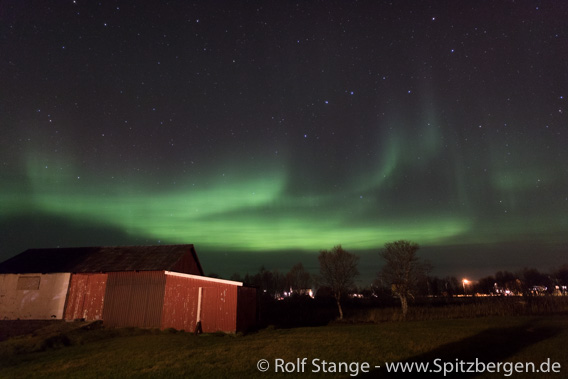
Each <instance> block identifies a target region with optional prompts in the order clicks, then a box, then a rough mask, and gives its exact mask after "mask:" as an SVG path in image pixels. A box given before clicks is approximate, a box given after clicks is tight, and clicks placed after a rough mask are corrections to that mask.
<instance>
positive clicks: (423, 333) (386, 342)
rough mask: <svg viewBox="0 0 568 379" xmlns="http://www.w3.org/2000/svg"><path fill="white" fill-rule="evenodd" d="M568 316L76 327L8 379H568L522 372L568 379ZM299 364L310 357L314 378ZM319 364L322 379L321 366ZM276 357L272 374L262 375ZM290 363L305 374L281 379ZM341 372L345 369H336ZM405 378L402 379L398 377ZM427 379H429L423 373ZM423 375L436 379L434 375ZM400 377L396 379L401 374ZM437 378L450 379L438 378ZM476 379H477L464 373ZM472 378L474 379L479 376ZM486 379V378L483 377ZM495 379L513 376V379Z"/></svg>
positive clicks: (14, 367) (58, 333) (0, 352)
mask: <svg viewBox="0 0 568 379" xmlns="http://www.w3.org/2000/svg"><path fill="white" fill-rule="evenodd" d="M566 341H568V318H567V317H566V316H565V315H564V316H560V315H556V316H543V317H538V318H537V317H492V318H474V319H456V320H429V321H415V322H414V321H411V322H389V323H380V324H352V325H348V324H333V325H329V326H323V327H312V328H295V329H271V328H268V329H264V330H261V331H259V332H256V333H251V334H248V335H225V334H209V335H200V336H194V335H192V334H189V333H183V332H176V331H157V330H141V329H114V330H112V329H104V328H91V329H85V328H82V329H81V328H75V329H71V328H68V329H67V330H63V331H62V330H57V329H52V330H51V331H50V330H49V328H48V329H46V331H44V332H43V333H39V332H37V333H36V334H35V335H29V334H28V335H25V336H18V337H12V338H9V339H7V340H5V341H2V342H0V377H2V378H28V377H41V378H50V377H53V378H101V377H104V378H125V377H148V378H156V377H158V378H160V377H162V378H177V377H184V378H199V377H203V378H216V377H235V378H245V377H247V378H250V377H256V378H270V377H350V376H351V374H354V373H355V371H354V370H355V366H351V367H352V369H353V370H352V371H346V370H343V372H342V373H340V374H339V373H329V372H327V373H322V372H321V371H323V369H324V368H325V369H326V371H330V370H333V367H331V366H329V365H328V366H325V367H323V366H322V365H321V364H322V361H323V360H326V361H327V362H359V363H360V364H362V363H363V362H368V363H369V364H370V366H371V370H375V369H374V366H375V365H381V367H382V368H381V369H380V370H379V371H375V372H373V373H372V374H373V376H380V377H388V374H387V373H386V372H385V371H384V367H385V362H395V361H405V360H406V361H409V362H410V361H433V360H434V359H436V358H440V359H442V360H444V361H450V362H455V361H456V358H459V359H463V360H466V361H471V360H475V359H476V358H478V359H479V360H480V361H484V362H499V361H507V362H535V363H538V364H540V363H541V362H543V361H546V360H547V359H550V360H551V361H552V362H559V364H560V365H561V373H560V374H544V373H540V374H513V375H512V377H514V378H518V377H522V378H547V377H556V378H560V377H565V376H566V374H567V373H568V353H567V350H566ZM298 358H300V359H301V358H307V363H306V365H305V366H304V373H299V372H298V370H301V366H300V365H298V364H297V360H298ZM314 358H319V359H320V360H321V361H319V365H320V366H319V369H320V373H312V372H311V371H312V370H313V369H315V368H316V367H315V366H313V365H311V364H310V363H311V361H312V359H314ZM260 359H266V360H267V361H268V363H269V365H270V366H269V369H268V371H266V372H259V370H258V369H257V362H258V361H259V360H260ZM275 359H283V360H284V361H285V362H293V364H294V365H292V364H291V363H290V364H288V366H287V367H288V368H289V369H291V370H296V371H295V373H288V374H286V373H275V372H274V364H275ZM335 370H336V371H337V366H336V369H335ZM398 376H400V375H396V377H398ZM416 376H419V375H416ZM420 376H427V375H426V374H423V375H420ZM393 377H395V376H393ZM437 377H442V376H441V374H438V376H437ZM460 377H467V375H460ZM469 377H473V376H472V375H470V376H469ZM476 377H485V376H483V375H482V376H476ZM488 377H506V376H504V375H503V372H501V373H499V374H493V376H490V375H488Z"/></svg>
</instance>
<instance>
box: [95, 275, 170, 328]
mask: <svg viewBox="0 0 568 379" xmlns="http://www.w3.org/2000/svg"><path fill="white" fill-rule="evenodd" d="M165 277H166V276H165V273H164V272H163V271H143V272H135V271H133V272H111V273H108V281H107V286H106V293H105V306H104V309H103V320H104V323H105V325H107V326H111V327H126V326H136V327H142V328H159V327H160V320H161V318H162V308H163V305H164V289H165V279H166V278H165Z"/></svg>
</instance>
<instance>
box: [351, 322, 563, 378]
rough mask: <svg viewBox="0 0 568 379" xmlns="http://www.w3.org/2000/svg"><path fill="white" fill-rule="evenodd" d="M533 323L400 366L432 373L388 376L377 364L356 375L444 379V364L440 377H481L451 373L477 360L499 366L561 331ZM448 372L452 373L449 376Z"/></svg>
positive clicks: (488, 334)
mask: <svg viewBox="0 0 568 379" xmlns="http://www.w3.org/2000/svg"><path fill="white" fill-rule="evenodd" d="M534 323H535V321H531V322H529V323H526V324H524V325H521V326H518V327H511V328H494V329H488V330H485V331H483V332H481V333H479V334H476V335H475V336H472V337H469V338H466V339H463V340H461V341H458V342H452V343H449V344H446V345H442V346H440V347H439V348H437V349H434V350H432V351H429V352H427V353H424V354H421V355H417V356H414V357H411V358H409V359H407V360H404V361H401V362H400V363H402V364H404V363H407V364H409V365H410V364H412V363H413V362H424V363H426V362H428V363H429V370H432V371H435V372H420V373H417V371H414V372H410V373H403V372H401V370H399V372H396V373H394V372H388V370H387V368H386V364H385V362H381V363H379V364H380V365H381V368H380V369H376V370H373V371H371V372H369V373H365V374H363V375H359V377H363V378H376V377H380V378H395V377H396V378H400V377H411V376H417V375H418V376H419V377H420V378H423V377H426V378H439V377H442V375H444V372H443V370H444V364H447V365H448V366H447V368H448V370H447V374H446V375H445V376H444V377H447V378H455V377H459V378H474V377H475V376H477V375H483V373H481V372H479V373H475V372H467V371H469V369H470V367H469V365H468V364H463V366H462V367H463V368H461V369H460V372H455V371H457V370H458V368H459V366H458V364H459V362H460V361H463V362H476V360H477V362H483V363H484V364H487V363H498V362H503V361H506V360H507V358H509V357H511V356H513V355H515V354H516V353H517V352H519V351H520V350H522V349H524V348H526V347H527V346H530V345H533V344H535V343H538V342H540V341H543V340H546V339H548V338H551V337H554V336H556V335H558V334H559V333H560V332H561V330H562V329H561V328H550V327H536V326H535V325H534ZM436 360H438V361H436ZM435 361H436V362H435ZM435 363H437V365H436V364H435ZM539 363H540V362H535V367H536V368H538V364H539ZM450 364H451V367H450ZM480 367H481V365H480ZM450 369H451V371H453V372H450ZM471 370H472V371H473V370H475V365H474V366H472V367H471ZM464 371H466V372H464ZM503 372H504V371H503V369H501V372H500V373H499V374H497V375H500V376H502V375H503ZM485 375H487V373H485Z"/></svg>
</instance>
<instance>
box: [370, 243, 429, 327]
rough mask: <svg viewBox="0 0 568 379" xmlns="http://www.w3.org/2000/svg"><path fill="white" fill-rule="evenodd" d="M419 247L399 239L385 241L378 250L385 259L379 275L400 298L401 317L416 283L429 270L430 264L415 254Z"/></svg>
mask: <svg viewBox="0 0 568 379" xmlns="http://www.w3.org/2000/svg"><path fill="white" fill-rule="evenodd" d="M419 248H420V246H418V244H417V243H415V242H410V241H405V240H400V241H395V242H390V243H386V244H385V249H384V250H382V251H381V252H380V255H381V257H382V258H383V259H384V260H385V265H384V266H383V269H382V271H381V273H380V277H381V279H382V280H383V282H385V283H387V284H389V285H390V286H391V291H392V293H393V294H394V295H395V296H396V297H398V298H399V299H400V306H401V308H402V317H403V318H406V314H407V313H408V298H409V297H410V298H413V297H414V292H415V290H416V287H417V285H418V283H419V282H420V281H421V280H422V279H423V278H424V277H425V276H426V275H427V274H428V272H429V271H430V265H429V264H428V263H424V262H421V261H420V259H419V258H418V257H417V256H416V252H417V251H418V249H419Z"/></svg>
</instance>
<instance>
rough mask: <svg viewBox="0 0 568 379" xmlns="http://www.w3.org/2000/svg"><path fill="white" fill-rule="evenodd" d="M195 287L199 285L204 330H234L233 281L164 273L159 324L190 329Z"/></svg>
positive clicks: (192, 326)
mask: <svg viewBox="0 0 568 379" xmlns="http://www.w3.org/2000/svg"><path fill="white" fill-rule="evenodd" d="M199 287H202V288H203V292H202V303H201V327H202V329H203V332H204V333H211V332H216V331H225V332H235V331H236V329H237V288H238V286H237V285H233V284H229V283H227V282H226V281H225V282H221V281H219V282H217V281H212V280H201V279H196V278H190V277H184V276H181V275H167V276H166V291H165V296H164V312H163V316H162V323H161V326H162V328H175V329H183V330H186V331H191V332H193V331H194V330H195V325H196V321H197V302H198V291H199Z"/></svg>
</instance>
